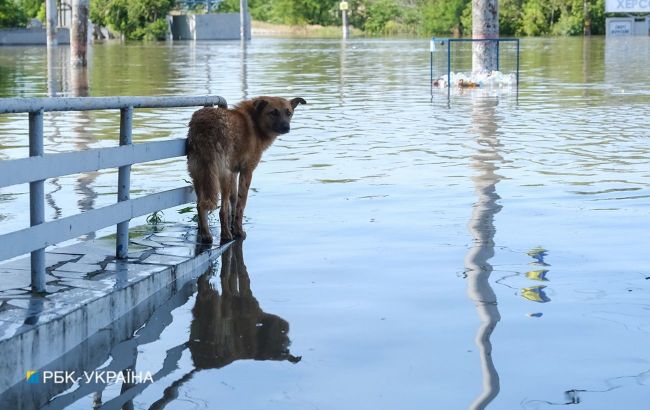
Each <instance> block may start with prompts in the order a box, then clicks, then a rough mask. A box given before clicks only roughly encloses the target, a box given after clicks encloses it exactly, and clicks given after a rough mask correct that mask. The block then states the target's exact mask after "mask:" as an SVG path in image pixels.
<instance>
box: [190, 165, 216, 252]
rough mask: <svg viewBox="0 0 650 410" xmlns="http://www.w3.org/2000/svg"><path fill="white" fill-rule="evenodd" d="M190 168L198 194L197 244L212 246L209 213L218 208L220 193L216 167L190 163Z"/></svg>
mask: <svg viewBox="0 0 650 410" xmlns="http://www.w3.org/2000/svg"><path fill="white" fill-rule="evenodd" d="M188 168H189V171H190V176H191V177H192V182H193V184H194V191H195V192H196V210H197V212H198V216H199V229H198V234H197V242H200V243H204V244H210V243H212V233H211V232H210V225H209V223H208V212H210V211H212V210H214V209H215V208H216V207H217V194H218V191H219V186H218V184H219V181H218V180H217V173H216V170H215V169H214V167H210V166H205V165H203V164H201V163H197V162H190V166H189V167H188ZM206 171H207V172H206Z"/></svg>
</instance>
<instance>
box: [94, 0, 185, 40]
mask: <svg viewBox="0 0 650 410" xmlns="http://www.w3.org/2000/svg"><path fill="white" fill-rule="evenodd" d="M174 3H175V1H174V0H91V2H90V18H91V20H92V21H93V22H94V23H95V24H99V25H102V26H107V27H109V28H111V29H112V30H115V31H118V32H120V33H122V34H123V35H124V36H125V37H126V38H127V39H129V40H142V39H145V40H164V39H165V35H166V34H167V21H166V16H167V13H169V11H170V10H171V9H172V7H174Z"/></svg>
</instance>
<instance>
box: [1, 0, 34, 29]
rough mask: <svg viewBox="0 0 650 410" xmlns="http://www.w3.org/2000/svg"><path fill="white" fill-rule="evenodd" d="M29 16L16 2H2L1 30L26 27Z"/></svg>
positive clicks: (6, 0)
mask: <svg viewBox="0 0 650 410" xmlns="http://www.w3.org/2000/svg"><path fill="white" fill-rule="evenodd" d="M26 24H27V14H26V13H25V10H24V9H23V8H22V7H19V5H17V4H16V3H15V2H14V0H0V28H5V27H24V26H25V25H26Z"/></svg>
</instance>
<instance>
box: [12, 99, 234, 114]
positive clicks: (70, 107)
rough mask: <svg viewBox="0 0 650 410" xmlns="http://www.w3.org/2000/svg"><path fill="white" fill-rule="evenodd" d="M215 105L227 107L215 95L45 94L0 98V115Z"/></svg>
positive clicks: (224, 102)
mask: <svg viewBox="0 0 650 410" xmlns="http://www.w3.org/2000/svg"><path fill="white" fill-rule="evenodd" d="M208 105H217V106H221V107H226V106H227V103H226V100H225V99H224V98H223V97H221V96H218V95H207V96H195V97H174V96H170V97H46V98H0V114H7V113H20V112H34V111H38V110H43V111H46V112H47V111H90V110H110V109H121V108H127V107H133V108H174V107H197V106H208Z"/></svg>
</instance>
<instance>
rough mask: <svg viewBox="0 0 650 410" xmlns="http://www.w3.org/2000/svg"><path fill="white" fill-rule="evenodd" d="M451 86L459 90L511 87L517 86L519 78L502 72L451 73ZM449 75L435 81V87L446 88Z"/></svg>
mask: <svg viewBox="0 0 650 410" xmlns="http://www.w3.org/2000/svg"><path fill="white" fill-rule="evenodd" d="M449 77H450V78H451V85H452V86H453V87H458V88H479V87H484V88H485V87H510V86H513V85H517V76H516V75H515V74H514V73H510V74H504V73H502V72H500V71H486V72H475V73H469V74H467V73H451V75H450V76H449ZM449 81H450V80H449V79H448V78H447V75H443V76H442V77H440V78H437V79H435V80H434V81H433V83H432V85H433V86H434V87H439V88H446V87H447V85H448V84H449Z"/></svg>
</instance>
